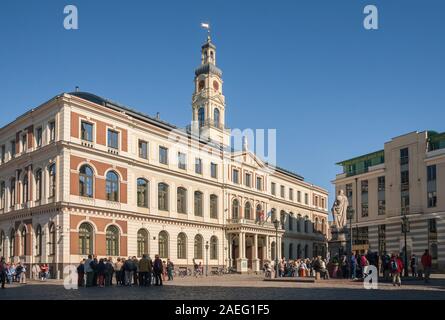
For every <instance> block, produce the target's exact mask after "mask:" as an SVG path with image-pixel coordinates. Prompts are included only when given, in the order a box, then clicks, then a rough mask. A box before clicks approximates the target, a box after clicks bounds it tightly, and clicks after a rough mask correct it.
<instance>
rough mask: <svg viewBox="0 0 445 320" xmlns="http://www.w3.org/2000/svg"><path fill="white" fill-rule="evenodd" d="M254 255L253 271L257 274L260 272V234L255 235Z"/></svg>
mask: <svg viewBox="0 0 445 320" xmlns="http://www.w3.org/2000/svg"><path fill="white" fill-rule="evenodd" d="M252 250H253V254H252V270H253V271H255V272H257V271H259V270H260V267H259V260H258V234H256V233H255V234H254V235H253V249H252Z"/></svg>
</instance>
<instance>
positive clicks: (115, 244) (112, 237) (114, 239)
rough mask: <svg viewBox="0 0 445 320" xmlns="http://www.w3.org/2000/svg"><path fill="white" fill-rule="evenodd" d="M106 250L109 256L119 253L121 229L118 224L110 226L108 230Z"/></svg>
mask: <svg viewBox="0 0 445 320" xmlns="http://www.w3.org/2000/svg"><path fill="white" fill-rule="evenodd" d="M106 252H107V256H118V255H119V229H118V228H117V227H116V226H113V225H111V226H109V227H108V228H107V232H106Z"/></svg>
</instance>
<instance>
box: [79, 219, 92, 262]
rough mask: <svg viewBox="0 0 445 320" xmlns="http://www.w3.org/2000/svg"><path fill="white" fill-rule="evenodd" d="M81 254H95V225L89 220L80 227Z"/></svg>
mask: <svg viewBox="0 0 445 320" xmlns="http://www.w3.org/2000/svg"><path fill="white" fill-rule="evenodd" d="M79 254H81V255H89V254H93V227H92V226H91V224H89V223H87V222H84V223H82V224H81V225H80V227H79Z"/></svg>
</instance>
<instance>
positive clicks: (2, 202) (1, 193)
mask: <svg viewBox="0 0 445 320" xmlns="http://www.w3.org/2000/svg"><path fill="white" fill-rule="evenodd" d="M5 206H6V184H5V182H4V181H2V182H0V209H5Z"/></svg>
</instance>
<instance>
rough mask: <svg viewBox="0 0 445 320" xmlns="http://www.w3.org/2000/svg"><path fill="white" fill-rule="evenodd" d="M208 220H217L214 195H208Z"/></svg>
mask: <svg viewBox="0 0 445 320" xmlns="http://www.w3.org/2000/svg"><path fill="white" fill-rule="evenodd" d="M210 218H212V219H218V196H217V195H216V194H211V195H210Z"/></svg>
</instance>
